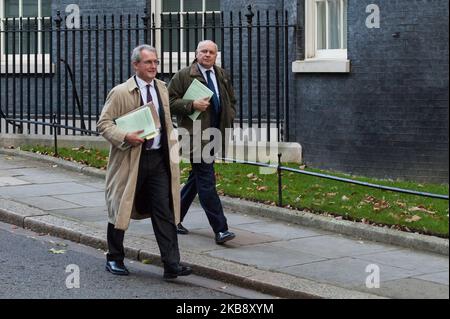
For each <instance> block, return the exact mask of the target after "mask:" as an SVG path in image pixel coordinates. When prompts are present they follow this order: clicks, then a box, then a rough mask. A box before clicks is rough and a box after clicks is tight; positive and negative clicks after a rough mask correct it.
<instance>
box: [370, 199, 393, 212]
mask: <svg viewBox="0 0 450 319" xmlns="http://www.w3.org/2000/svg"><path fill="white" fill-rule="evenodd" d="M386 208H389V203H388V202H387V201H384V200H382V201H376V202H375V204H373V210H374V211H380V210H383V209H386Z"/></svg>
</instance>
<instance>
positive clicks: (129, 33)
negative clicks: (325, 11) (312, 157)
mask: <svg viewBox="0 0 450 319" xmlns="http://www.w3.org/2000/svg"><path fill="white" fill-rule="evenodd" d="M2 25H3V29H1V30H0V43H3V45H2V52H1V54H2V59H1V60H2V62H1V65H2V66H1V70H0V93H1V94H0V116H1V117H3V118H13V119H19V120H27V122H24V124H25V127H24V132H26V133H28V134H47V133H48V132H47V131H48V127H47V126H38V125H33V124H31V120H33V121H34V122H50V120H51V117H52V115H53V114H54V113H56V115H57V122H58V124H60V125H63V126H64V128H63V130H62V131H60V129H58V134H79V131H77V130H73V129H70V128H69V127H74V128H82V129H87V130H93V131H94V130H95V127H96V122H97V121H98V118H99V114H100V112H101V109H102V106H103V104H104V101H105V99H106V96H107V94H108V92H109V91H110V90H111V88H113V87H114V86H115V85H117V84H119V83H122V82H124V81H126V80H127V79H128V78H129V77H130V76H131V75H132V74H133V73H134V71H133V66H132V64H131V61H130V56H131V52H132V49H133V48H134V47H135V46H137V45H139V44H143V43H149V44H152V45H153V46H155V47H156V48H157V49H158V50H159V52H160V60H161V62H162V63H161V65H160V69H159V75H158V76H159V78H161V79H163V80H165V81H170V79H171V77H172V76H173V74H174V73H175V72H177V71H178V70H179V69H181V68H183V67H186V66H188V65H190V63H192V61H193V59H194V57H195V48H196V45H197V44H198V42H199V41H201V40H204V39H211V40H213V41H215V42H216V43H217V44H218V46H219V51H220V52H219V59H218V63H219V64H220V65H221V66H222V67H224V68H225V69H226V70H227V71H228V72H229V73H230V75H231V78H232V81H233V86H234V89H235V92H236V96H237V99H238V103H237V106H236V107H237V116H236V123H235V125H236V126H238V127H240V128H243V129H245V128H261V129H264V130H267V136H268V138H269V139H271V140H277V141H288V140H289V136H290V129H289V128H290V123H289V114H290V113H289V111H290V110H289V104H290V99H289V85H290V82H291V81H290V76H291V75H290V72H289V65H290V64H291V63H292V59H293V58H294V56H293V54H294V51H293V50H290V48H289V46H290V45H292V43H293V41H292V39H293V37H294V33H295V30H296V26H295V24H293V23H290V22H289V21H288V13H287V12H279V11H273V12H269V11H264V12H260V11H255V12H254V11H253V10H252V8H251V7H250V6H249V7H248V8H247V11H246V12H237V13H236V12H228V13H225V12H195V13H187V12H184V13H183V12H178V13H167V14H161V15H158V16H155V14H152V15H150V14H147V12H146V13H145V14H144V15H143V16H139V15H133V16H131V15H120V16H114V15H113V16H82V17H80V25H79V27H77V28H72V25H68V24H67V23H66V17H64V16H62V15H60V14H59V12H58V14H57V16H56V17H53V18H18V19H15V18H6V19H3V24H2ZM291 55H292V56H291ZM60 61H62V62H63V64H61V63H60ZM271 128H272V129H274V128H276V129H277V134H276V136H271V133H272V135H273V131H272V132H271V130H270V129H271ZM51 130H52V128H51V127H50V133H51V134H52V133H53V132H52V131H51ZM1 132H6V133H9V132H13V133H16V132H18V127H17V126H14V125H11V124H10V123H6V122H5V121H4V120H3V121H1V120H0V133H1Z"/></svg>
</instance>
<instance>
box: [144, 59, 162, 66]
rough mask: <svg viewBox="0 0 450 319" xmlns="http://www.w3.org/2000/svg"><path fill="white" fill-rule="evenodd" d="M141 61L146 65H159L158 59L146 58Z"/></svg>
mask: <svg viewBox="0 0 450 319" xmlns="http://www.w3.org/2000/svg"><path fill="white" fill-rule="evenodd" d="M142 63H144V64H147V65H152V64H154V65H159V63H160V61H159V60H148V61H143V62H142Z"/></svg>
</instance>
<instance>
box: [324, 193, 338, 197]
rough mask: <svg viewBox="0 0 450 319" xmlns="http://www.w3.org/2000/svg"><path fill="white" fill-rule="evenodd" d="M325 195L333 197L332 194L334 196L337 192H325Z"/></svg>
mask: <svg viewBox="0 0 450 319" xmlns="http://www.w3.org/2000/svg"><path fill="white" fill-rule="evenodd" d="M326 195H327V196H328V197H333V196H336V195H337V193H327V194H326Z"/></svg>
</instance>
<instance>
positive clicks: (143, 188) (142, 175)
mask: <svg viewBox="0 0 450 319" xmlns="http://www.w3.org/2000/svg"><path fill="white" fill-rule="evenodd" d="M170 193H171V187H170V174H169V169H168V165H167V164H166V163H165V161H164V156H163V151H161V150H155V151H153V150H152V151H145V150H142V155H141V160H140V163H139V174H138V180H137V185H136V197H135V202H134V203H135V207H136V210H137V211H138V212H148V211H149V210H150V211H151V212H152V218H151V220H152V225H153V230H154V232H155V237H156V241H157V242H158V246H159V250H160V253H161V260H162V262H163V263H164V264H166V265H175V264H178V263H179V262H180V252H179V248H178V238H177V229H176V225H175V217H174V214H173V210H172V205H171V194H170ZM124 233H125V232H124V231H122V230H117V229H114V225H112V224H108V249H109V253H108V255H107V259H108V260H116V261H117V260H123V259H124V257H125V254H124V248H123V238H124Z"/></svg>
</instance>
